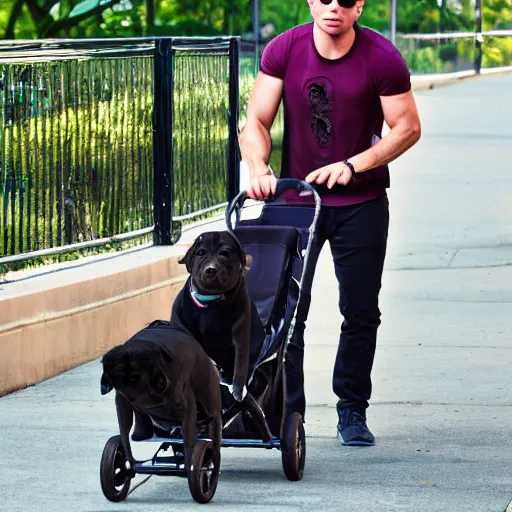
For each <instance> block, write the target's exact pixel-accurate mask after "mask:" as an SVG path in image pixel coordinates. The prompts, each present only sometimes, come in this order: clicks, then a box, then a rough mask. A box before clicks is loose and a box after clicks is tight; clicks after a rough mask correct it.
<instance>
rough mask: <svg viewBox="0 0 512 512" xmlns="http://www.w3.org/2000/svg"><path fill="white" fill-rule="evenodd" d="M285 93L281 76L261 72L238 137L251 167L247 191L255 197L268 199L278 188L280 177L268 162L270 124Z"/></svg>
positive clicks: (243, 153) (244, 155) (244, 156)
mask: <svg viewBox="0 0 512 512" xmlns="http://www.w3.org/2000/svg"><path fill="white" fill-rule="evenodd" d="M282 93H283V81H282V80H280V79H279V78H275V77H273V76H270V75H266V74H264V73H261V72H260V73H258V76H257V77H256V84H255V86H254V90H253V93H252V95H251V99H250V101H249V105H248V107H247V121H246V123H245V126H244V128H243V130H242V132H241V134H240V137H239V141H240V152H241V154H242V155H241V156H242V160H243V161H244V162H245V163H246V164H247V166H248V167H249V178H250V184H249V186H248V188H247V195H248V196H249V197H251V198H253V199H266V198H267V197H268V196H269V195H270V194H271V193H272V194H273V193H275V191H276V186H277V180H276V178H275V177H274V175H273V173H272V172H271V169H270V167H269V165H268V162H269V159H270V152H271V150H272V141H271V138H270V128H271V127H272V123H273V122H274V119H275V117H276V113H277V110H278V108H279V104H280V103H281V95H282Z"/></svg>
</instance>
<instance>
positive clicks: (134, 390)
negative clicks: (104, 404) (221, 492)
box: [101, 320, 222, 469]
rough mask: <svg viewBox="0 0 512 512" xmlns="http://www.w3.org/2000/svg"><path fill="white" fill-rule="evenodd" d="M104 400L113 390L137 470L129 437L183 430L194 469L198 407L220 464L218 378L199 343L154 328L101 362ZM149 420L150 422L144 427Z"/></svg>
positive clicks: (169, 328)
mask: <svg viewBox="0 0 512 512" xmlns="http://www.w3.org/2000/svg"><path fill="white" fill-rule="evenodd" d="M102 363H103V375H102V377H101V394H102V395H104V394H106V393H108V392H109V391H111V390H112V388H114V389H115V390H116V408H117V417H118V422H119V431H120V434H121V443H122V446H123V448H124V450H125V453H126V455H127V457H128V460H129V461H130V463H131V464H132V467H133V456H132V452H131V448H130V443H129V439H128V435H129V432H130V429H131V427H132V424H133V416H134V413H135V416H136V430H137V429H139V430H140V431H141V432H139V434H137V433H136V432H134V436H133V438H134V439H136V438H137V436H139V438H142V439H144V438H149V437H152V435H153V430H152V429H151V431H150V433H148V422H147V418H150V419H151V423H152V425H151V423H150V425H149V427H151V426H154V428H155V430H156V431H157V432H158V430H163V431H166V432H169V431H170V430H171V429H172V427H174V426H179V425H181V426H182V432H183V441H184V448H185V450H184V451H185V464H186V467H187V469H188V468H189V467H190V460H191V455H192V450H193V447H194V445H195V442H196V439H197V422H198V414H197V412H198V406H200V410H201V412H204V414H205V416H206V418H205V419H206V420H207V421H208V422H210V430H211V432H210V433H211V436H212V443H213V447H214V449H215V450H216V453H217V454H218V457H219V460H220V447H221V441H222V418H221V412H222V411H221V407H222V406H221V397H220V384H219V375H218V372H217V370H216V368H215V366H214V364H213V363H212V361H211V359H210V358H209V357H208V356H207V355H206V353H205V352H204V350H203V349H202V348H201V346H200V345H199V343H198V342H197V341H196V340H195V339H194V338H193V337H191V336H190V335H189V334H188V333H186V332H184V331H183V330H182V329H180V328H178V327H176V326H173V325H171V324H170V323H169V322H165V321H161V320H158V321H155V322H152V323H151V324H150V325H149V326H148V327H146V328H144V329H142V330H141V331H139V332H138V333H137V334H136V335H135V336H133V337H132V338H131V339H129V340H128V341H127V342H126V343H124V344H123V345H118V346H117V347H114V348H113V349H111V350H109V351H108V352H107V353H106V354H105V355H104V356H103V358H102ZM145 420H146V421H145Z"/></svg>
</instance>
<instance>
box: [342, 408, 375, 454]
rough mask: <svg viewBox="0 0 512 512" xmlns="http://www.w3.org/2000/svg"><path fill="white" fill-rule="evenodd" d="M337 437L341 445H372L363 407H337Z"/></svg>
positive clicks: (371, 435) (373, 439)
mask: <svg viewBox="0 0 512 512" xmlns="http://www.w3.org/2000/svg"><path fill="white" fill-rule="evenodd" d="M337 409H338V439H339V440H340V443H341V444H342V445H343V446H374V445H375V437H374V435H373V434H372V433H371V432H370V430H369V429H368V427H367V426H366V415H365V412H364V409H359V408H358V409H355V408H350V407H338V408H337Z"/></svg>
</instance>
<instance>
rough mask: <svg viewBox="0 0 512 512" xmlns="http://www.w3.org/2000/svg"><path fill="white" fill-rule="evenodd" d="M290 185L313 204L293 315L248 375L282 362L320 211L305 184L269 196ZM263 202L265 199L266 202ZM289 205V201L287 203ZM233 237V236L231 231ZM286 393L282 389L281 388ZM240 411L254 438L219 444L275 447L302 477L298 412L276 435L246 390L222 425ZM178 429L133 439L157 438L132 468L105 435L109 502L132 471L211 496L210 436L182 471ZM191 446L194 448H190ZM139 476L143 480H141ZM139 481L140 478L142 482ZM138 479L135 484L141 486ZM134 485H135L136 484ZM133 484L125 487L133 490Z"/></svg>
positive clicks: (239, 202)
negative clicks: (273, 348)
mask: <svg viewBox="0 0 512 512" xmlns="http://www.w3.org/2000/svg"><path fill="white" fill-rule="evenodd" d="M288 189H294V190H296V191H298V192H304V191H306V192H307V193H308V194H309V195H313V198H314V201H315V205H314V208H315V210H314V214H313V220H312V222H311V224H310V225H309V228H308V239H307V245H306V249H305V250H304V254H303V265H302V271H301V278H300V281H299V283H298V299H297V302H296V304H295V308H294V311H293V317H292V319H291V321H290V325H289V328H288V332H287V335H286V338H285V340H286V341H285V347H283V349H282V350H280V351H279V352H277V353H275V354H274V355H272V356H270V357H269V358H267V359H264V360H263V361H258V363H257V365H256V366H255V368H254V369H253V373H252V375H254V371H255V370H256V368H257V367H258V366H259V365H261V364H263V363H267V362H268V361H270V360H272V359H274V358H276V357H280V356H283V360H282V364H284V362H285V361H286V347H287V346H288V345H289V344H290V342H291V339H292V336H293V333H294V329H295V323H296V316H297V309H298V305H299V302H300V298H301V290H302V285H303V278H304V274H305V269H306V266H307V263H308V257H309V254H310V250H311V245H312V241H313V238H314V235H315V230H316V224H317V221H318V216H319V213H320V207H321V200H320V196H319V195H318V193H317V192H316V190H315V189H314V188H313V187H312V186H311V185H309V184H308V183H306V182H304V181H300V180H296V179H280V180H278V186H277V191H276V194H275V196H274V198H277V197H279V196H280V195H281V194H282V193H283V192H284V191H286V190H288ZM246 199H247V194H246V192H245V191H242V192H240V193H239V194H238V195H237V196H236V197H235V198H234V199H233V201H232V202H231V203H230V204H229V206H228V208H227V209H226V215H225V218H226V225H227V229H228V231H230V232H231V233H232V234H233V235H235V233H234V230H233V226H232V221H231V218H232V216H233V214H234V215H235V218H236V224H235V226H237V225H239V224H240V216H241V210H242V209H243V205H244V202H245V200H246ZM266 204H267V203H266ZM292 205H293V203H292ZM235 237H236V235H235ZM221 385H223V386H227V385H228V383H227V382H224V381H222V380H221ZM283 386H284V388H286V378H283ZM284 394H285V395H286V389H285V390H284ZM242 412H247V413H248V414H249V415H250V417H251V420H252V422H253V424H254V426H255V427H256V429H257V432H258V434H259V438H254V437H241V438H233V437H232V438H230V437H227V438H224V437H223V439H222V447H224V448H227V447H237V448H266V449H273V448H277V449H278V450H280V451H281V452H282V463H283V470H284V473H285V475H286V477H287V478H288V479H289V480H292V481H297V480H301V479H302V476H303V469H304V464H305V454H306V440H305V432H304V427H303V422H302V417H301V415H300V414H299V413H297V412H293V413H291V414H290V415H287V414H286V408H285V407H284V408H283V414H282V417H281V428H280V435H279V437H277V436H276V435H275V434H273V433H272V429H271V428H270V426H269V424H268V422H267V419H266V417H265V413H264V411H263V409H262V407H261V406H260V405H259V404H258V403H257V401H256V400H255V398H254V397H253V396H252V395H251V393H250V392H248V393H247V395H246V397H245V398H244V399H243V400H242V401H241V402H235V403H233V405H231V406H230V407H229V408H227V409H226V410H225V411H224V412H223V414H222V424H223V430H224V429H225V428H227V426H229V424H230V423H231V422H232V421H233V420H234V419H235V417H236V416H237V415H238V414H239V413H242ZM177 432H180V427H179V426H177V427H175V428H174V429H173V431H172V432H171V437H169V438H167V437H157V436H154V437H152V438H151V439H148V440H144V441H136V442H135V443H136V444H139V443H159V444H160V446H159V448H158V449H157V450H156V452H155V454H154V455H153V457H151V458H150V459H146V460H140V461H135V464H134V466H133V467H129V464H128V463H127V460H126V457H125V455H124V450H123V448H122V446H121V441H120V436H119V435H117V436H113V437H111V438H110V439H109V440H108V441H107V443H106V445H105V448H104V451H103V455H102V459H101V468H100V476H101V485H102V490H103V493H104V495H105V497H106V498H107V499H109V500H110V501H122V500H124V499H125V498H126V496H127V495H128V491H129V487H130V481H131V479H132V478H133V477H134V476H135V475H136V474H141V475H162V476H180V477H188V481H189V488H190V492H191V494H192V497H193V498H194V499H195V500H196V501H197V502H199V503H206V502H208V501H210V500H211V499H212V498H213V495H214V493H215V490H216V486H217V481H218V476H219V469H220V461H216V460H215V457H214V456H212V451H211V450H210V452H208V450H209V448H210V447H211V439H210V438H209V437H208V436H205V435H201V434H200V435H199V436H198V438H197V442H196V446H195V448H194V454H193V456H192V460H193V464H194V466H195V467H196V468H200V470H199V471H194V472H190V473H193V474H190V473H189V474H187V471H186V469H185V457H184V451H183V438H182V437H181V436H177V435H176V433H177ZM169 448H171V449H172V452H173V455H168V454H166V455H161V453H162V452H164V453H165V452H168V450H169ZM196 448H197V450H196ZM144 481H145V480H144ZM144 481H143V482H142V483H144ZM142 483H140V484H138V485H141V484H142ZM138 485H137V486H136V487H138ZM136 487H134V488H133V489H132V491H131V492H133V491H134V490H135V488H136Z"/></svg>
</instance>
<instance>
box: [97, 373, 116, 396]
mask: <svg viewBox="0 0 512 512" xmlns="http://www.w3.org/2000/svg"><path fill="white" fill-rule="evenodd" d="M100 384H101V394H102V395H106V394H107V393H110V392H111V391H112V390H113V389H114V388H113V387H112V383H111V382H110V379H109V378H108V375H107V374H106V373H105V372H103V375H102V376H101V382H100Z"/></svg>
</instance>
